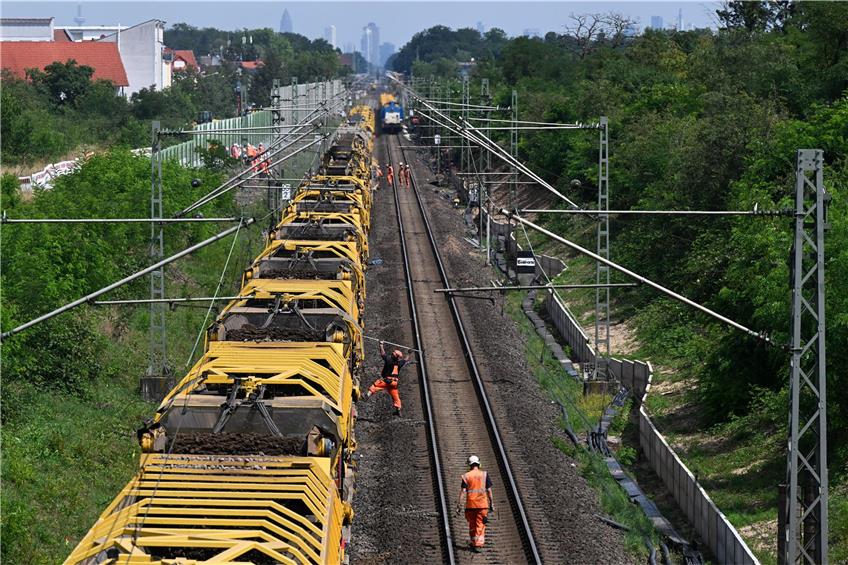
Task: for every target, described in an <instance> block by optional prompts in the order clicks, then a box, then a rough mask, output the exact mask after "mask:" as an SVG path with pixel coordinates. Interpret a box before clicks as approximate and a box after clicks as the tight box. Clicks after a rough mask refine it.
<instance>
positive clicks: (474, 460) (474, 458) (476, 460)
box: [468, 455, 480, 466]
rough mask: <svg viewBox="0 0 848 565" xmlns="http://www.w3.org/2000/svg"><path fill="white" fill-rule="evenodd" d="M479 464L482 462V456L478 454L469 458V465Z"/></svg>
mask: <svg viewBox="0 0 848 565" xmlns="http://www.w3.org/2000/svg"><path fill="white" fill-rule="evenodd" d="M479 464H480V458H479V457H477V456H476V455H472V456H470V457H469V458H468V465H469V466H470V465H479Z"/></svg>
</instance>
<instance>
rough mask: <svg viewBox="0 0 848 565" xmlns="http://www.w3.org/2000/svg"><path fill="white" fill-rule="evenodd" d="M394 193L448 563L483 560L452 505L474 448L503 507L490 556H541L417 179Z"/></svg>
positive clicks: (502, 559) (388, 144)
mask: <svg viewBox="0 0 848 565" xmlns="http://www.w3.org/2000/svg"><path fill="white" fill-rule="evenodd" d="M381 139H382V140H383V143H384V144H385V148H384V149H385V152H386V157H387V160H388V162H389V163H390V164H393V165H394V164H397V163H398V162H401V161H406V158H405V157H404V153H403V149H402V148H401V147H400V143H399V140H398V136H396V135H392V136H383V137H382V138H381ZM411 184H412V187H411V188H405V187H401V186H400V185H399V183H398V182H397V177H395V185H394V187H393V192H394V196H395V204H396V210H397V221H398V225H399V227H400V243H401V250H402V254H403V263H404V271H405V276H406V281H407V287H408V298H409V305H410V311H411V314H412V322H413V329H414V334H415V341H416V347H417V348H418V349H420V350H421V351H422V352H423V354H422V355H421V366H420V375H421V379H422V382H421V384H422V394H423V408H424V415H425V418H426V419H427V424H428V428H429V438H430V451H431V458H432V466H433V474H434V483H435V488H436V498H437V505H436V506H437V508H438V509H439V510H440V526H441V528H442V537H443V542H444V546H445V547H444V557H445V560H446V562H448V563H471V562H477V563H479V562H480V559H479V556H477V555H476V554H474V553H471V552H470V551H468V550H467V543H468V530H467V525H466V522H465V519H464V517H463V516H462V515H461V514H455V513H453V512H452V510H453V509H454V508H456V506H457V504H458V502H459V491H460V488H459V482H460V476H461V475H462V473H464V472H465V471H466V470H467V467H466V464H465V461H466V459H467V457H468V455H469V454H471V453H474V454H476V455H478V456H479V457H480V458H481V461H482V462H483V466H484V468H485V469H486V470H487V471H488V472H489V475H490V476H491V478H492V482H493V484H494V489H493V492H494V499H495V507H496V508H497V513H495V514H493V515H492V516H490V520H489V525H488V528H487V536H486V537H487V542H486V548H485V549H484V554H483V556H482V557H483V560H484V561H485V562H490V563H521V562H530V563H541V557H540V554H539V549H538V547H537V544H536V541H535V539H534V536H533V532H532V530H531V528H530V524H529V521H528V513H527V511H526V510H525V508H524V503H523V501H522V498H521V495H520V493H519V492H518V487H517V484H516V480H515V477H514V475H513V472H512V466H511V465H510V461H509V458H508V455H507V452H506V449H505V448H504V444H503V441H502V440H501V435H500V432H499V431H498V427H497V424H496V422H495V418H494V415H493V413H492V409H491V406H490V404H489V400H488V397H487V395H486V390H485V386H484V384H483V380H482V378H481V376H480V373H479V371H478V369H477V365H476V362H475V360H474V355H473V354H472V352H471V348H470V345H469V342H468V337H467V335H466V332H465V328H464V326H463V324H462V319H461V316H460V314H459V310H458V308H457V305H456V304H455V303H454V301H453V299H452V298H448V299H445V297H444V296H440V295H437V294H435V293H434V292H433V290H434V289H435V288H441V287H448V286H450V282H449V280H448V277H447V273H446V271H445V269H444V266H443V264H442V260H441V257H440V255H439V252H438V246H437V245H436V242H435V239H434V236H433V233H432V230H431V228H430V223H429V220H428V218H427V215H426V212H425V210H424V206H423V203H422V201H421V197H420V195H419V194H418V190H417V188H416V184H415V178H414V173H413V178H412V183H411Z"/></svg>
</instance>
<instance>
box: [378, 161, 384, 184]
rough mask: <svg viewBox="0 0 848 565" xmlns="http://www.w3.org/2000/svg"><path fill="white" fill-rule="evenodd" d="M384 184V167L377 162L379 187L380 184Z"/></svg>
mask: <svg viewBox="0 0 848 565" xmlns="http://www.w3.org/2000/svg"><path fill="white" fill-rule="evenodd" d="M381 184H383V167H381V166H380V164H379V163H377V188H378V189H379V188H380V185H381Z"/></svg>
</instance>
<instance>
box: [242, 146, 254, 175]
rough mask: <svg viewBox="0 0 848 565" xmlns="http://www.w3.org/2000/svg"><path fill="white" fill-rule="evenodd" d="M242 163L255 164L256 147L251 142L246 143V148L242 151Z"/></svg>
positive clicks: (252, 165)
mask: <svg viewBox="0 0 848 565" xmlns="http://www.w3.org/2000/svg"><path fill="white" fill-rule="evenodd" d="M244 164H245V165H250V166H251V167H254V166H255V165H256V148H255V147H254V146H253V144H251V143H248V144H247V149H245V151H244ZM254 170H256V169H255V168H254Z"/></svg>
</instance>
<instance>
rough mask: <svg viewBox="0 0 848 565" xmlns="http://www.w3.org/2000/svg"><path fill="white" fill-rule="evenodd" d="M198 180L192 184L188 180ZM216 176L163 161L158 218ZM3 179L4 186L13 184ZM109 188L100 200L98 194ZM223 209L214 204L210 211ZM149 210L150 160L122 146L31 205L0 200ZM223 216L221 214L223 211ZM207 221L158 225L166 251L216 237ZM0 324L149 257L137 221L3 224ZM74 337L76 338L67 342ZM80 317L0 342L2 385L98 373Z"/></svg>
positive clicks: (104, 211) (29, 210)
mask: <svg viewBox="0 0 848 565" xmlns="http://www.w3.org/2000/svg"><path fill="white" fill-rule="evenodd" d="M195 177H197V178H200V179H201V181H202V184H201V185H200V186H199V187H197V188H194V187H192V184H191V181H192V179H193V178H195ZM218 180H219V177H218V176H217V175H215V174H211V173H204V172H202V171H197V172H192V171H189V170H186V169H182V168H180V167H177V166H176V165H173V164H171V163H166V165H165V167H164V168H163V182H164V187H165V195H164V201H165V205H166V210H165V213H166V215H170V214H173V213H175V212H177V211H179V210H181V209H182V208H183V207H185V206H187V205H188V204H191V203H192V202H194V201H195V200H196V199H197V198H199V197H200V196H201V195H202V194H205V193H206V192H208V191H209V190H210V189H211V188H212V187H214V186H216V184H217V181H218ZM14 182H15V179H14V177H9V176H6V177H4V179H3V183H4V185H6V184H7V183H8V184H11V183H14ZM106 194H108V198H106V197H104V196H105V195H106ZM222 206H227V207H231V203H228V202H227V201H226V200H222V201H220V202H219V201H215V202H214V203H213V204H212V205H211V208H210V213H213V214H214V213H216V211H220V210H224V209H225V208H221V207H222ZM149 208H150V160H149V159H147V158H143V157H135V156H133V155H132V154H130V153H129V152H128V151H114V152H111V153H108V154H104V155H97V156H94V157H92V158H90V159H89V160H88V161H87V162H86V163H85V164H84V165H83V166H82V167H81V168H80V170H79V172H77V173H76V174H73V175H66V176H62V177H59V178H58V179H56V181H55V186H54V187H53V189H52V190H41V191H38V192H36V194H35V197H34V198H33V200H32V201H31V202H18V203H16V204H15V203H13V202H8V201H5V200H4V210H5V211H6V212H7V213H8V214H9V216H11V217H29V218H62V217H65V218H68V217H100V218H108V217H113V218H114V217H118V218H131V217H144V216H146V215H148V214H149ZM222 215H226V214H223V213H222ZM216 229H217V228H216V226H214V225H211V224H200V223H198V224H187V225H183V226H179V228H178V229H173V227H171V226H169V227H167V228H166V230H167V231H166V245H167V249H166V253H170V252H174V251H176V250H179V249H182V248H184V247H187V246H188V245H190V244H191V243H194V242H197V241H199V240H201V239H203V238H205V237H209V235H211V234H213V233H215V231H216ZM2 235H3V256H2V265H0V267H2V278H0V282H2V314H3V316H2V319H3V329H4V331H5V330H8V329H10V328H13V327H15V326H17V325H19V324H20V323H23V322H25V321H27V320H29V319H32V318H34V317H36V316H37V315H40V314H43V313H45V312H49V311H50V310H52V309H54V308H56V307H58V306H61V305H62V304H65V303H67V302H69V301H70V300H72V299H75V298H78V297H80V296H84V295H85V294H87V293H89V292H92V291H94V290H97V289H98V288H100V287H103V286H106V285H107V284H109V283H110V282H113V281H116V280H118V279H120V278H121V277H123V276H126V275H127V274H130V273H132V272H134V271H137V270H139V269H142V268H143V267H145V266H147V265H148V264H149V263H150V258H149V256H148V248H147V241H148V240H149V238H150V226H149V225H146V224H106V225H101V224H76V225H74V224H67V225H66V224H62V225H55V224H54V225H51V224H19V225H11V224H10V225H7V226H5V227H4V229H3V234H2ZM147 284H148V283H147V281H146V280H142V279H140V280H138V281H136V282H134V283H131V284H129V285H127V286H125V287H123V288H122V289H119V290H117V291H115V296H125V297H135V296H139V295H144V294H145V290H146V288H147ZM70 336H79V339H69V337H70ZM102 341H103V339H102V337H99V333H98V330H97V328H96V320H95V319H91V318H90V317H89V316H88V315H86V314H82V315H76V316H75V315H70V316H68V317H60V318H56V319H54V320H51V321H48V322H46V323H45V324H43V325H39V326H36V327H34V328H33V329H32V330H31V331H28V332H24V333H22V334H20V336H18V337H17V338H15V339H11V340H9V341H8V343H4V344H3V348H2V355H3V378H4V381H6V382H8V381H13V380H18V379H20V380H28V381H30V382H33V381H34V382H36V383H38V384H43V385H45V386H48V387H54V388H61V389H67V390H72V391H73V390H81V389H83V388H85V385H86V384H87V383H88V382H90V381H91V380H93V379H94V378H95V377H97V376H99V375H100V374H101V373H102V367H101V365H100V364H99V358H100V351H101V350H102V348H103V347H104V346H105V344H104V343H102Z"/></svg>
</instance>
